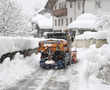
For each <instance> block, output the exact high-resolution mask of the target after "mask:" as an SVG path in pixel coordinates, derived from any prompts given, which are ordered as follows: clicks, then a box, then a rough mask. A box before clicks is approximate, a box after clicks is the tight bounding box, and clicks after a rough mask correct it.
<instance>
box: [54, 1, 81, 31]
mask: <svg viewBox="0 0 110 90" xmlns="http://www.w3.org/2000/svg"><path fill="white" fill-rule="evenodd" d="M81 3H82V0H81V1H80V0H78V1H76V2H74V1H72V2H70V1H66V0H58V2H57V3H56V4H55V6H54V8H53V9H54V10H56V9H57V10H58V9H59V5H60V4H62V5H63V7H65V5H66V8H67V16H60V17H55V16H54V17H53V20H54V23H53V29H54V30H65V29H67V26H68V25H69V24H70V23H71V22H72V21H73V20H75V19H76V17H77V16H79V15H80V14H81V11H82V6H81ZM62 19H63V25H62ZM55 22H57V25H55ZM59 22H60V25H59Z"/></svg>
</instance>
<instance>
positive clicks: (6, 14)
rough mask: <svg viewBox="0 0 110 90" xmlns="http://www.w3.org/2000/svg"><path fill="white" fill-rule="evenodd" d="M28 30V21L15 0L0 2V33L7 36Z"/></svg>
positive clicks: (0, 0) (1, 0) (2, 0)
mask: <svg viewBox="0 0 110 90" xmlns="http://www.w3.org/2000/svg"><path fill="white" fill-rule="evenodd" d="M27 29H28V20H27V19H26V18H25V17H24V16H23V14H22V10H21V8H20V7H19V6H18V4H17V2H16V1H15V0H0V33H4V34H9V33H14V32H16V31H17V32H18V31H25V30H27Z"/></svg>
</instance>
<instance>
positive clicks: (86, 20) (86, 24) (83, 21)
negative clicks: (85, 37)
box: [68, 13, 97, 30]
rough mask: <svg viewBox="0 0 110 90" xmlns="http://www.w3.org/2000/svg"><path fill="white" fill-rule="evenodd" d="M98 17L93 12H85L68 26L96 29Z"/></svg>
mask: <svg viewBox="0 0 110 90" xmlns="http://www.w3.org/2000/svg"><path fill="white" fill-rule="evenodd" d="M96 21H97V17H96V16H95V15H93V14H89V13H85V14H82V15H80V16H79V17H78V18H77V19H76V20H75V21H73V22H72V23H71V24H69V26H68V28H69V29H71V28H78V29H92V30H93V29H95V27H96V26H95V23H96Z"/></svg>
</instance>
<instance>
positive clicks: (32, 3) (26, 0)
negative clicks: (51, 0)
mask: <svg viewBox="0 0 110 90" xmlns="http://www.w3.org/2000/svg"><path fill="white" fill-rule="evenodd" d="M47 1H48V0H18V2H19V4H20V5H21V6H22V7H23V10H24V12H25V13H26V14H28V15H31V14H32V13H33V11H34V9H35V8H37V9H41V8H42V7H43V6H44V5H45V4H46V2H47Z"/></svg>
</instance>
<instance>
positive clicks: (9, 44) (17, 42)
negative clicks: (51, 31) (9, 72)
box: [0, 37, 43, 56]
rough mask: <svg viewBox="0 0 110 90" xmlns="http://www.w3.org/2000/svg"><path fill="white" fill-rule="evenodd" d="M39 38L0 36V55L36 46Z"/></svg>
mask: <svg viewBox="0 0 110 90" xmlns="http://www.w3.org/2000/svg"><path fill="white" fill-rule="evenodd" d="M41 40H43V39H39V38H32V37H0V56H1V55H2V54H5V53H7V52H12V51H16V50H24V49H29V48H36V47H38V42H39V41H41Z"/></svg>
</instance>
